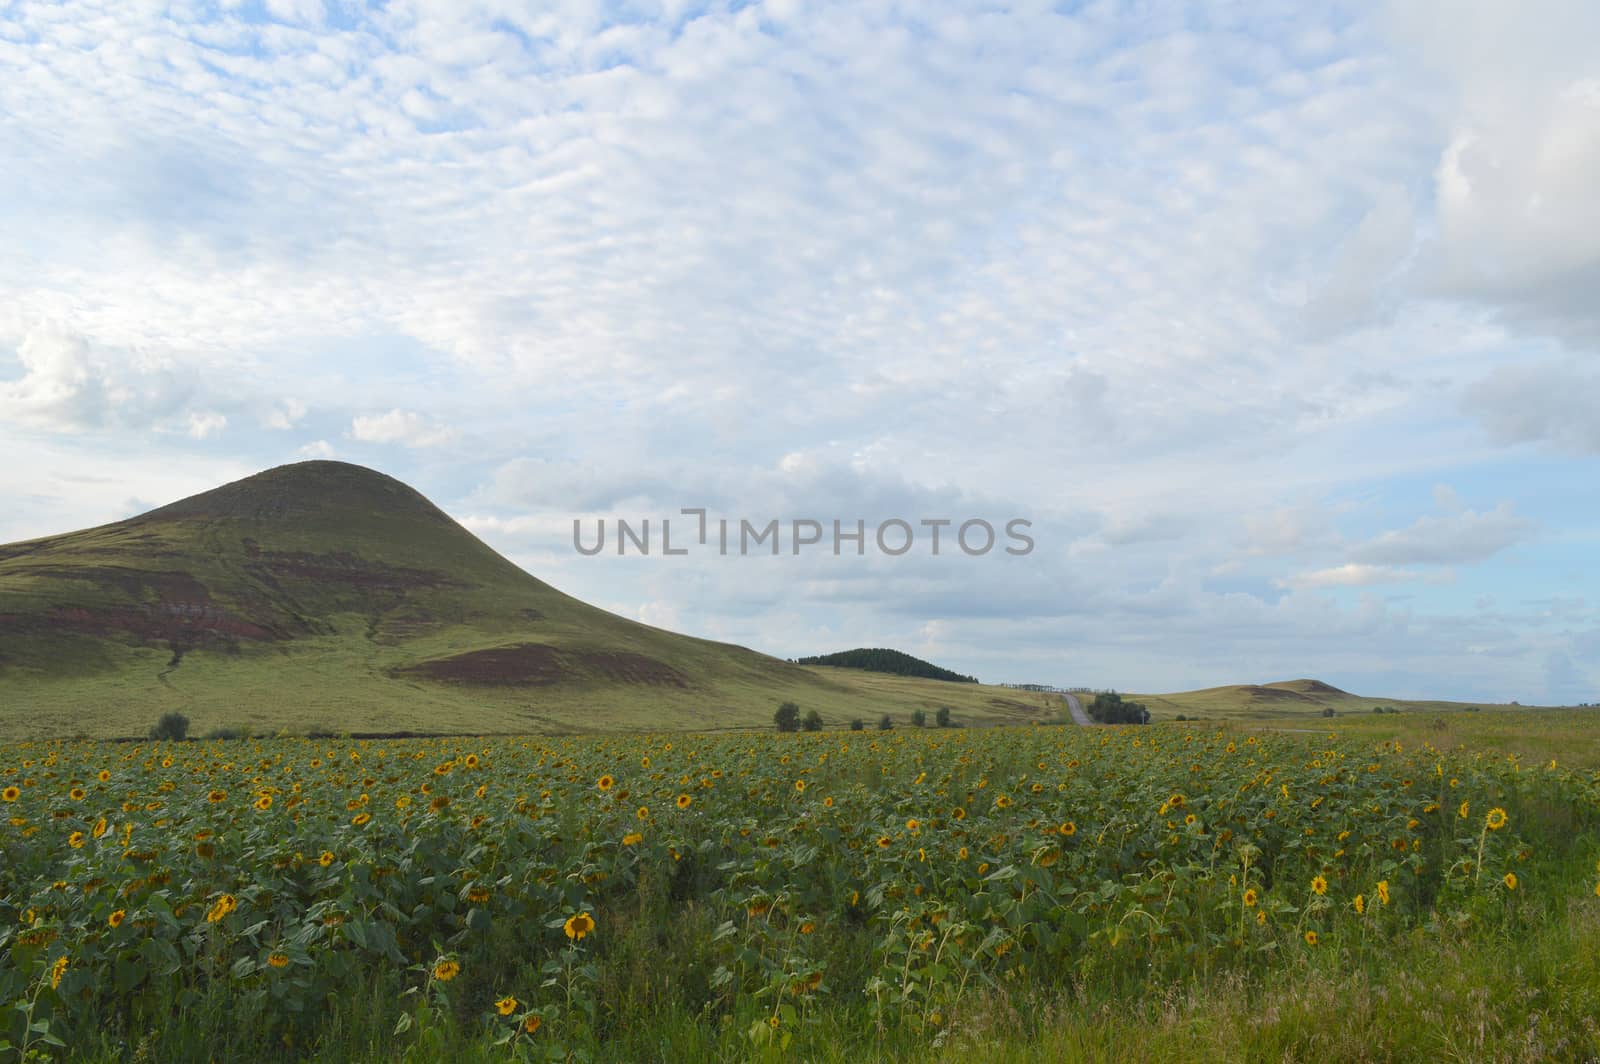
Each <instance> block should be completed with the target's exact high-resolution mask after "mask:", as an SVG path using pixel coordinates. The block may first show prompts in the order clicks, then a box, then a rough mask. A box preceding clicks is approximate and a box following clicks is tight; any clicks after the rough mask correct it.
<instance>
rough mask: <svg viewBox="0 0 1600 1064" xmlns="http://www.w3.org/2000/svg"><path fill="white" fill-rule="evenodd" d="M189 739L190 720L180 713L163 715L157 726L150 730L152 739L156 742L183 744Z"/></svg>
mask: <svg viewBox="0 0 1600 1064" xmlns="http://www.w3.org/2000/svg"><path fill="white" fill-rule="evenodd" d="M188 737H189V718H188V717H186V716H184V715H183V714H182V713H179V712H176V711H174V712H171V713H163V714H161V719H160V720H158V721H156V726H155V727H154V728H151V729H150V738H151V739H153V740H155V741H156V742H174V743H181V742H183V740H185V739H187V738H188Z"/></svg>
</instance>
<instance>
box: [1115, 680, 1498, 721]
mask: <svg viewBox="0 0 1600 1064" xmlns="http://www.w3.org/2000/svg"><path fill="white" fill-rule="evenodd" d="M1123 697H1124V698H1129V699H1133V700H1135V701H1138V702H1143V703H1144V704H1145V705H1146V706H1148V707H1149V708H1150V715H1151V716H1152V717H1153V718H1154V719H1156V720H1171V719H1173V718H1174V717H1176V716H1178V715H1179V714H1182V715H1184V716H1186V717H1198V718H1202V719H1210V718H1232V719H1241V720H1293V719H1299V718H1307V719H1314V718H1320V717H1321V716H1322V711H1323V710H1325V709H1332V710H1333V711H1334V712H1335V713H1336V714H1338V715H1340V716H1344V715H1348V714H1355V713H1366V714H1371V715H1373V716H1378V714H1376V713H1373V710H1374V709H1376V708H1377V707H1380V706H1381V707H1383V708H1386V709H1395V710H1398V711H1400V712H1402V713H1408V712H1420V711H1425V710H1432V711H1435V712H1447V711H1451V710H1465V709H1469V708H1472V707H1474V706H1476V707H1479V708H1482V709H1491V708H1497V709H1504V708H1514V707H1505V706H1498V705H1494V704H1492V703H1488V702H1478V703H1469V702H1443V701H1408V700H1405V699H1397V698H1372V697H1368V696H1365V695H1353V694H1351V693H1350V692H1348V691H1341V690H1340V689H1339V688H1337V687H1334V686H1332V685H1331V684H1326V683H1323V682H1322V681H1321V680H1280V681H1278V682H1277V683H1267V684H1232V685H1229V686H1227V687H1207V688H1203V689H1201V690H1199V691H1180V692H1177V693H1176V694H1163V695H1134V694H1129V695H1124V696H1123Z"/></svg>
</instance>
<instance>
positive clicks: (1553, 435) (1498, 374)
mask: <svg viewBox="0 0 1600 1064" xmlns="http://www.w3.org/2000/svg"><path fill="white" fill-rule="evenodd" d="M1596 291H1597V292H1600V289H1596ZM1463 406H1464V407H1465V408H1466V410H1467V412H1468V413H1470V414H1472V415H1474V416H1475V417H1477V418H1478V420H1479V421H1480V422H1482V424H1483V426H1484V427H1485V428H1486V429H1487V430H1488V432H1489V435H1490V437H1491V438H1492V439H1494V440H1495V441H1496V442H1497V443H1505V444H1513V443H1548V444H1550V445H1551V446H1553V447H1555V448H1556V449H1558V450H1561V451H1566V452H1569V453H1573V454H1580V455H1582V454H1589V455H1592V454H1600V417H1596V415H1595V412H1596V411H1597V410H1600V373H1597V372H1595V371H1594V370H1593V369H1592V368H1590V367H1588V366H1584V365H1578V364H1575V363H1565V362H1545V363H1538V364H1534V365H1528V366H1501V367H1498V368H1496V369H1495V370H1493V371H1492V372H1491V373H1490V374H1489V375H1488V376H1487V377H1485V378H1483V379H1482V380H1480V381H1477V382H1475V383H1473V384H1472V385H1470V386H1468V388H1467V389H1466V392H1465V393H1464V396H1463Z"/></svg>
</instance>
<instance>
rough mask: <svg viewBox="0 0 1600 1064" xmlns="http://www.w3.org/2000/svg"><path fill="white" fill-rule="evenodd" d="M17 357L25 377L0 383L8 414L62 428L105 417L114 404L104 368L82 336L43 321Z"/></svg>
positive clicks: (94, 422)
mask: <svg viewBox="0 0 1600 1064" xmlns="http://www.w3.org/2000/svg"><path fill="white" fill-rule="evenodd" d="M17 358H18V359H19V361H20V362H21V363H22V368H23V375H22V377H21V378H20V379H18V380H15V381H5V382H0V411H3V412H4V413H5V415H6V417H8V418H14V419H16V420H17V421H21V422H24V423H26V424H32V425H38V426H41V427H45V428H52V429H57V430H60V431H73V430H82V429H87V428H91V427H93V426H95V425H97V424H99V423H101V422H102V421H104V419H105V417H106V410H107V407H108V406H109V405H110V400H109V398H108V397H107V395H106V383H105V378H104V370H103V369H102V367H101V366H99V365H98V364H97V363H96V361H95V360H94V359H93V358H92V357H91V355H90V349H89V344H88V342H87V341H85V340H84V339H83V337H81V336H74V335H71V334H69V333H67V332H66V331H64V330H62V329H60V328H59V327H56V326H53V325H40V326H38V327H36V328H34V329H33V330H31V331H30V332H29V333H28V335H27V336H26V338H24V339H23V341H22V343H21V344H20V345H19V346H18V347H17Z"/></svg>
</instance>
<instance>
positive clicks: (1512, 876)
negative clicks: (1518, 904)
mask: <svg viewBox="0 0 1600 1064" xmlns="http://www.w3.org/2000/svg"><path fill="white" fill-rule="evenodd" d="M1500 882H1502V883H1504V884H1505V885H1506V889H1507V890H1516V889H1517V874H1516V873H1515V872H1507V873H1506V874H1505V878H1504V879H1502V880H1501V881H1500Z"/></svg>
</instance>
